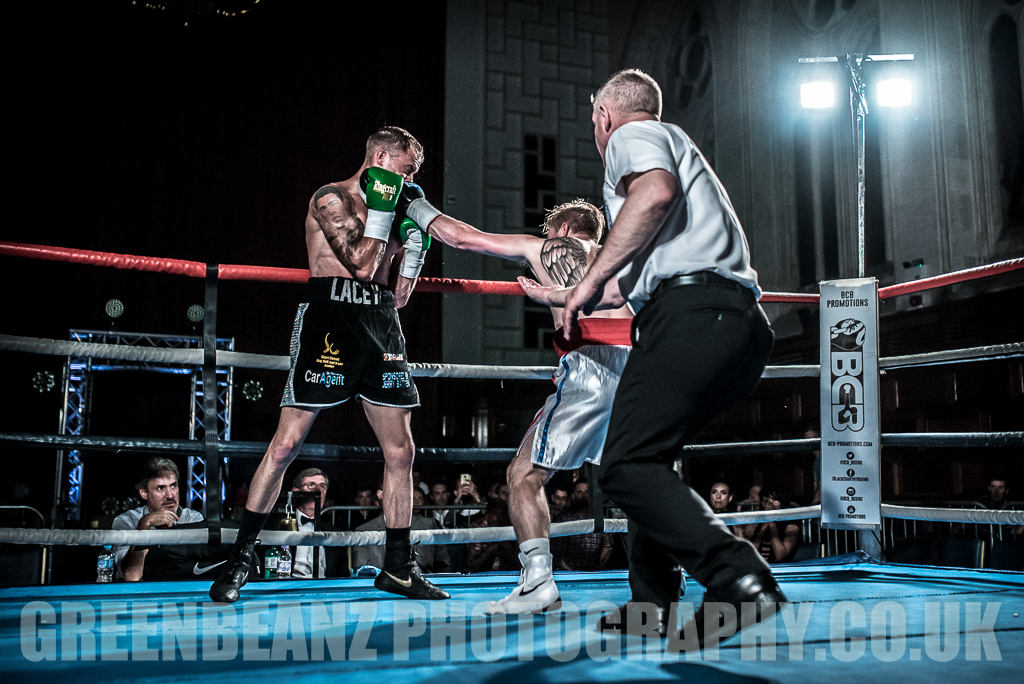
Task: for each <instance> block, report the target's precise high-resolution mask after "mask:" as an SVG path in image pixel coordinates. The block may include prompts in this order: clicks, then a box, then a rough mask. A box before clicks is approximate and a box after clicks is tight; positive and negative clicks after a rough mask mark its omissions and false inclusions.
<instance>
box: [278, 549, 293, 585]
mask: <svg viewBox="0 0 1024 684" xmlns="http://www.w3.org/2000/svg"><path fill="white" fill-rule="evenodd" d="M291 578H292V553H291V551H289V550H288V547H287V546H282V547H281V557H280V558H278V559H277V579H291Z"/></svg>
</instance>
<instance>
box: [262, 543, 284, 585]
mask: <svg viewBox="0 0 1024 684" xmlns="http://www.w3.org/2000/svg"><path fill="white" fill-rule="evenodd" d="M280 558H281V552H280V551H279V550H278V548H277V547H276V546H271V547H270V548H269V549H267V555H266V556H265V557H264V558H263V579H277V563H278V560H279V559H280Z"/></svg>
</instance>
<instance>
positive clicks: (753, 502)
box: [736, 484, 761, 511]
mask: <svg viewBox="0 0 1024 684" xmlns="http://www.w3.org/2000/svg"><path fill="white" fill-rule="evenodd" d="M736 508H737V510H741V511H756V510H759V509H760V508H761V485H758V484H756V485H750V489H748V490H747V498H746V499H744V500H743V501H740V502H739V504H737V506H736Z"/></svg>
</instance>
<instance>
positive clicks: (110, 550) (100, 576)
mask: <svg viewBox="0 0 1024 684" xmlns="http://www.w3.org/2000/svg"><path fill="white" fill-rule="evenodd" d="M96 581H97V582H113V581H114V547H113V546H111V545H109V544H107V545H106V546H104V547H103V551H102V552H101V553H100V555H99V558H97V559H96Z"/></svg>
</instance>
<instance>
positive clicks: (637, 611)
mask: <svg viewBox="0 0 1024 684" xmlns="http://www.w3.org/2000/svg"><path fill="white" fill-rule="evenodd" d="M670 614H671V611H670V610H669V609H668V608H661V607H659V606H656V605H654V604H653V603H636V602H634V601H630V602H628V603H627V604H626V605H624V606H619V607H618V608H616V609H615V610H613V611H612V612H610V613H606V614H604V615H602V616H601V619H600V620H598V621H597V631H598V632H603V633H604V634H622V636H626V635H627V634H628V635H639V634H643V633H645V632H650V629H651V628H650V627H649V626H648V625H650V624H651V622H652V621H654V620H657V621H658V626H657V627H656V628H655V632H657V634H658V636H660V637H661V638H663V639H664V638H665V636H666V635H667V634H668V618H669V615H670ZM642 615H645V616H646V618H642V617H641V616H642Z"/></svg>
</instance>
